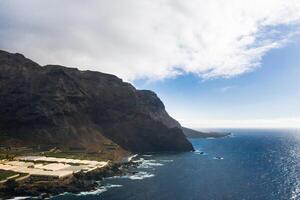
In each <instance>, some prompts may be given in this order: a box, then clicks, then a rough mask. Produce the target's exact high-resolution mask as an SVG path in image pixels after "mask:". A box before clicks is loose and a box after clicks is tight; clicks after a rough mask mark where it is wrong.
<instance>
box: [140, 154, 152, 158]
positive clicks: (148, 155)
mask: <svg viewBox="0 0 300 200" xmlns="http://www.w3.org/2000/svg"><path fill="white" fill-rule="evenodd" d="M142 156H143V157H151V156H152V155H150V154H144V155H142Z"/></svg>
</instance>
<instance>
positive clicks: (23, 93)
mask: <svg viewBox="0 0 300 200" xmlns="http://www.w3.org/2000/svg"><path fill="white" fill-rule="evenodd" d="M0 136H1V140H2V141H1V143H2V144H8V145H37V144H45V145H55V146H63V147H70V148H71V147H72V148H84V149H92V150H101V149H102V148H103V146H105V145H106V144H112V143H113V144H116V145H117V146H118V147H120V148H122V149H125V150H128V151H133V152H146V151H153V152H154V151H188V150H192V149H193V148H192V145H191V144H190V143H189V141H188V140H187V139H186V138H185V136H184V134H183V133H182V130H181V128H180V124H179V123H178V122H177V121H175V120H174V119H172V118H171V117H170V116H169V115H168V114H167V112H166V111H165V108H164V105H163V103H162V102H161V101H160V99H159V98H158V97H157V96H156V94H155V93H153V92H151V91H146V90H136V89H135V88H134V87H133V86H132V85H130V84H129V83H126V82H123V81H122V80H121V79H119V78H118V77H116V76H113V75H109V74H104V73H100V72H92V71H79V70H77V69H73V68H66V67H63V66H54V65H47V66H43V67H41V66H39V65H38V64H37V63H35V62H33V61H31V60H29V59H27V58H25V57H24V56H23V55H21V54H11V53H8V52H5V51H0Z"/></svg>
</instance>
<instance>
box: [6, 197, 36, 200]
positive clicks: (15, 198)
mask: <svg viewBox="0 0 300 200" xmlns="http://www.w3.org/2000/svg"><path fill="white" fill-rule="evenodd" d="M30 198H32V197H30V196H28V197H14V198H11V199H8V200H23V199H30Z"/></svg>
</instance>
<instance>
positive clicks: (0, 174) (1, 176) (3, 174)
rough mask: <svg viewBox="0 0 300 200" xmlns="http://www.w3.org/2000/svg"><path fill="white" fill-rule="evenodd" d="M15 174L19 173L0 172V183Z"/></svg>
mask: <svg viewBox="0 0 300 200" xmlns="http://www.w3.org/2000/svg"><path fill="white" fill-rule="evenodd" d="M16 174H19V173H16V172H12V171H5V170H0V181H3V180H5V179H7V178H9V177H11V176H13V175H16Z"/></svg>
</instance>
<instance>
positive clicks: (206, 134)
mask: <svg viewBox="0 0 300 200" xmlns="http://www.w3.org/2000/svg"><path fill="white" fill-rule="evenodd" d="M182 131H183V133H184V135H185V136H186V137H187V138H220V137H225V136H228V135H230V134H231V133H228V132H201V131H196V130H193V129H190V128H185V127H182Z"/></svg>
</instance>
